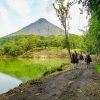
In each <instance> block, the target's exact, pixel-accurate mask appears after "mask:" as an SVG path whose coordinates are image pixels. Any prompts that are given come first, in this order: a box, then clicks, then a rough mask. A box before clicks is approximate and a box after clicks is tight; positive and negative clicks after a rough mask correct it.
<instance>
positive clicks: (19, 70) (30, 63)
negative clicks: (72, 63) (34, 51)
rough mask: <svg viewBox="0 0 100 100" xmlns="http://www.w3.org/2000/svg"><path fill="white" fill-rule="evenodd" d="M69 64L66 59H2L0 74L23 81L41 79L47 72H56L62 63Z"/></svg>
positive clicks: (0, 61)
mask: <svg viewBox="0 0 100 100" xmlns="http://www.w3.org/2000/svg"><path fill="white" fill-rule="evenodd" d="M65 62H69V60H68V61H67V60H66V59H61V58H55V59H54V58H53V59H0V72H3V73H6V74H9V75H11V76H14V77H17V78H19V79H21V80H22V81H24V80H25V78H27V79H39V78H41V77H42V76H43V74H44V73H45V72H47V71H51V70H55V69H57V68H59V67H60V65H61V64H62V63H65Z"/></svg>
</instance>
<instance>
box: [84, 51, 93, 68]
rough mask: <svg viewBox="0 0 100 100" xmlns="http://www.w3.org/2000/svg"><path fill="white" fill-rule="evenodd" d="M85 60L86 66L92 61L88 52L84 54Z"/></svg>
mask: <svg viewBox="0 0 100 100" xmlns="http://www.w3.org/2000/svg"><path fill="white" fill-rule="evenodd" d="M85 62H86V64H87V67H89V66H88V65H90V62H92V59H91V57H90V54H89V53H87V54H86V57H85Z"/></svg>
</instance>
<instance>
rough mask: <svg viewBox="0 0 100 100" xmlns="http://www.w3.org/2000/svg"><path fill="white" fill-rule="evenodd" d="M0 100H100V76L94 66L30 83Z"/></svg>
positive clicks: (4, 95)
mask: <svg viewBox="0 0 100 100" xmlns="http://www.w3.org/2000/svg"><path fill="white" fill-rule="evenodd" d="M0 100H100V74H99V73H97V72H96V71H95V69H94V68H93V65H90V66H89V68H86V67H85V65H82V66H81V67H80V66H79V67H78V68H75V69H73V70H71V71H68V72H64V73H62V74H60V75H57V76H52V77H49V78H43V79H41V80H40V81H36V82H34V81H30V82H28V83H26V84H24V85H21V86H19V87H18V88H16V89H14V90H12V91H10V92H8V93H6V94H3V95H1V96H0Z"/></svg>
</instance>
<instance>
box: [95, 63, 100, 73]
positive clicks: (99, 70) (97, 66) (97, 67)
mask: <svg viewBox="0 0 100 100" xmlns="http://www.w3.org/2000/svg"><path fill="white" fill-rule="evenodd" d="M96 70H97V71H98V72H100V64H98V65H96Z"/></svg>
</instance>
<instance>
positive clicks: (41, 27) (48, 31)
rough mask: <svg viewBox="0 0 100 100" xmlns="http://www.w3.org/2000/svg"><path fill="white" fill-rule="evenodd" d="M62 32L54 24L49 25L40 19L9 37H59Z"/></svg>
mask: <svg viewBox="0 0 100 100" xmlns="http://www.w3.org/2000/svg"><path fill="white" fill-rule="evenodd" d="M63 32H64V31H63V30H62V29H60V28H59V27H57V26H55V25H54V24H52V23H50V22H49V21H47V20H46V19H44V18H40V19H39V20H37V21H36V22H34V23H32V24H30V25H28V26H26V27H24V28H23V29H21V30H19V31H17V32H15V33H12V34H11V35H29V34H35V35H41V36H49V35H56V34H57V35H59V34H63Z"/></svg>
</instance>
